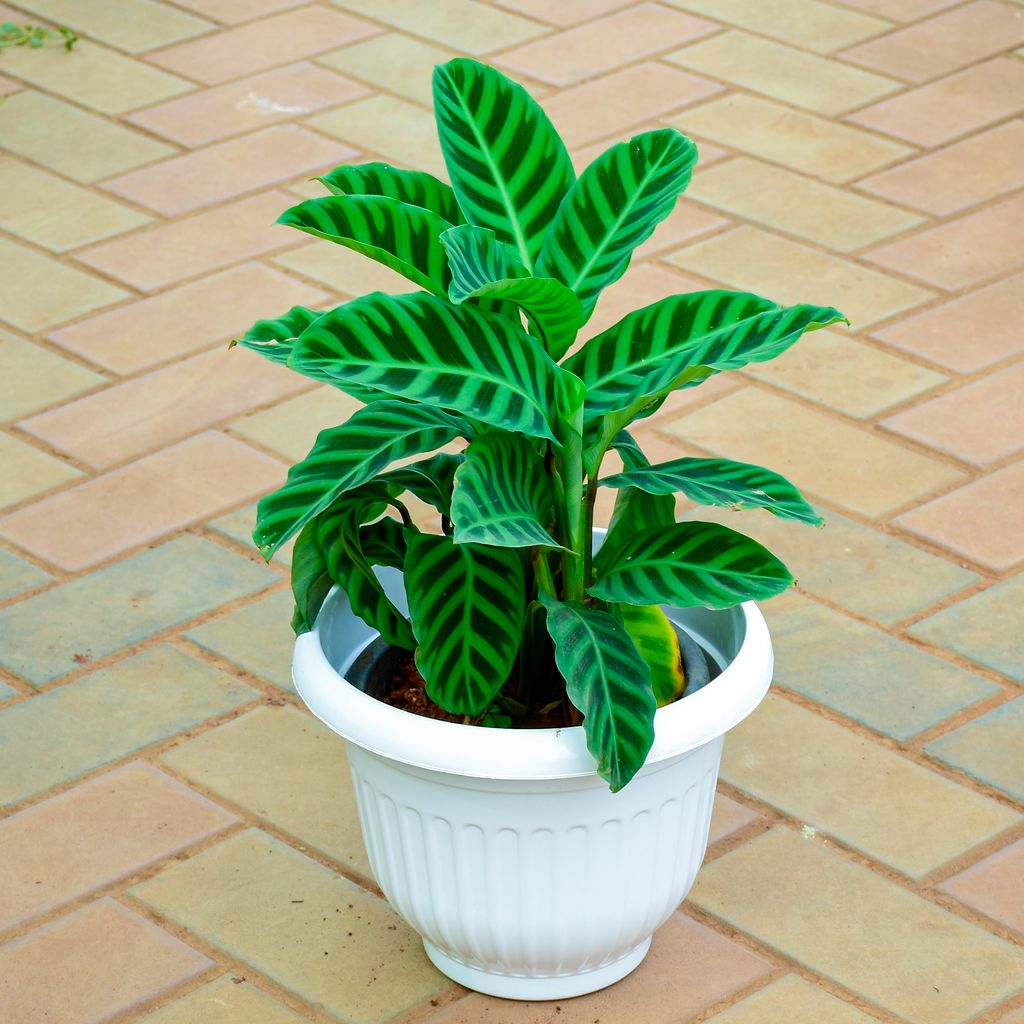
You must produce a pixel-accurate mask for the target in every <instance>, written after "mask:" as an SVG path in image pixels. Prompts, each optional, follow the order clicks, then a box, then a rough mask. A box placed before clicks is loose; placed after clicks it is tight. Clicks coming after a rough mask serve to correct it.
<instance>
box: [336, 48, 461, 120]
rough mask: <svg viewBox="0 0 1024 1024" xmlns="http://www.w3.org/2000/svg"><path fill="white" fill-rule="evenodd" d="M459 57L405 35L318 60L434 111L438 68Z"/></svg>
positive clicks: (346, 50)
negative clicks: (433, 80)
mask: <svg viewBox="0 0 1024 1024" xmlns="http://www.w3.org/2000/svg"><path fill="white" fill-rule="evenodd" d="M456 56H458V54H457V52H456V51H455V50H450V49H447V48H446V47H441V46H436V45H435V44H433V43H426V42H424V41H423V40H422V39H412V38H410V37H409V36H407V35H403V34H402V33H401V32H384V33H382V34H381V35H379V36H371V37H370V38H369V39H364V40H363V41H362V42H360V43H355V44H353V45H352V46H346V47H344V48H343V49H341V50H336V51H335V52H334V53H325V54H324V55H323V56H321V57H318V58H317V63H318V64H324V65H326V66H327V67H329V68H334V69H335V70H336V71H340V72H342V73H343V74H346V75H351V76H352V77H353V78H358V79H359V80H360V81H362V82H369V83H370V84H371V85H375V86H378V87H379V88H384V89H387V90H388V92H393V93H395V92H396V93H398V94H399V96H404V97H405V98H406V99H407V100H412V101H413V102H414V103H422V104H423V105H424V106H425V107H432V106H433V102H434V101H433V98H432V93H431V76H432V75H433V71H434V67H435V66H436V65H438V64H444V63H446V62H447V61H449V60H451V59H452V58H453V57H456Z"/></svg>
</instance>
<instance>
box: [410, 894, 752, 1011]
mask: <svg viewBox="0 0 1024 1024" xmlns="http://www.w3.org/2000/svg"><path fill="white" fill-rule="evenodd" d="M767 970H768V965H767V964H766V963H765V962H764V961H763V960H761V959H760V958H759V957H757V956H755V955H754V954H753V953H750V952H748V951H747V950H746V949H743V948H742V947H741V946H739V945H738V944H737V943H735V942H733V941H732V940H731V939H727V938H726V937H725V936H724V935H719V934H718V933H717V932H714V931H712V930H711V929H710V928H708V927H706V926H705V925H702V924H699V923H698V922H696V921H693V920H691V919H690V918H688V917H684V916H683V915H682V914H673V915H672V917H670V918H669V920H668V922H667V923H666V924H665V925H664V926H663V927H662V928H661V929H660V930H659V931H658V932H657V933H656V934H655V936H654V942H653V943H652V945H651V951H650V953H649V954H648V955H647V959H646V960H644V962H643V963H642V964H641V965H640V966H639V967H638V968H637V969H636V970H635V971H634V972H633V973H632V974H630V975H629V976H628V977H626V978H624V979H623V980H622V981H620V982H619V983H618V984H616V985H613V986H612V987H611V988H607V989H605V990H604V991H603V992H595V993H593V994H592V995H588V996H581V997H579V998H578V999H568V1000H564V1001H561V1002H559V1003H558V1004H556V1005H557V1007H558V1008H557V1009H556V1010H554V1011H553V1010H552V1004H551V1003H519V1002H512V1001H509V1000H505V999H491V998H488V997H487V996H481V995H473V996H469V997H468V998H467V999H462V1000H459V1002H457V1003H455V1004H454V1005H453V1006H451V1007H449V1008H447V1009H445V1010H441V1011H440V1012H439V1013H437V1014H434V1015H432V1016H430V1017H428V1018H427V1020H428V1022H429V1024H478V1022H480V1021H486V1022H487V1024H548V1022H549V1021H557V1022H558V1024H591V1021H594V1020H599V1021H620V1020H621V1021H626V1020H637V1021H640V1020H642V1021H644V1024H676V1022H677V1021H680V1020H687V1019H689V1018H691V1017H693V1016H694V1015H695V1014H697V1013H699V1012H700V1011H701V1010H703V1009H704V1007H706V1006H709V1005H710V1004H712V1003H714V1002H717V1001H718V1000H719V999H724V998H726V997H727V996H729V995H730V994H732V993H733V992H735V991H736V990H737V989H739V988H741V987H743V986H744V985H747V984H750V983H751V982H753V981H756V980H757V979H758V978H759V977H762V976H763V975H764V974H765V973H766V972H767Z"/></svg>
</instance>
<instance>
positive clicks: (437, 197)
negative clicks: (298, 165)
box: [316, 162, 466, 224]
mask: <svg viewBox="0 0 1024 1024" xmlns="http://www.w3.org/2000/svg"><path fill="white" fill-rule="evenodd" d="M316 180H317V181H319V182H322V183H323V184H324V185H326V186H327V188H328V189H329V190H330V191H331V192H332V193H334V195H336V196H387V197H388V198H389V199H397V200H398V201H399V202H401V203H408V204H409V205H410V206H421V207H422V208H423V209H424V210H429V211H430V212H431V213H436V214H437V215H438V216H439V217H443V218H444V219H445V220H446V221H448V223H449V224H464V223H465V221H466V218H465V217H463V215H462V210H460V209H459V203H458V200H457V199H456V198H455V193H454V192H453V191H452V188H451V186H450V185H446V184H445V183H444V182H443V181H438V179H437V178H435V177H434V176H433V175H432V174H427V172H426V171H403V170H399V169H398V168H397V167H392V166H390V165H389V164H385V163H380V162H374V163H368V164H341V165H340V166H339V167H335V168H334V170H333V171H330V172H329V173H327V174H325V175H323V176H322V177H320V178H317V179H316Z"/></svg>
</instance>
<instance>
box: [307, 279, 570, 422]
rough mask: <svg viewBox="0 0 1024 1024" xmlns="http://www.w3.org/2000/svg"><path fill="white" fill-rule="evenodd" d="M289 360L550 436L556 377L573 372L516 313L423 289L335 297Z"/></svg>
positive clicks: (349, 381) (335, 376) (334, 376)
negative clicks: (456, 301)
mask: <svg viewBox="0 0 1024 1024" xmlns="http://www.w3.org/2000/svg"><path fill="white" fill-rule="evenodd" d="M288 365H289V366H292V367H294V368H295V369H297V370H300V371H302V372H306V371H307V370H312V371H315V372H317V373H324V374H326V375H327V376H329V377H331V378H332V379H336V380H338V381H340V382H344V383H343V386H345V387H348V385H349V384H358V385H360V386H364V387H370V388H373V389H375V390H377V391H383V392H386V393H388V394H391V395H394V396H397V397H400V398H407V399H411V400H413V401H417V402H429V403H431V404H432V405H439V406H442V407H443V408H446V409H451V410H453V411H455V412H459V413H462V414H463V415H466V416H471V417H473V418H474V419H479V420H482V421H483V422H484V423H489V424H491V425H492V426H495V427H500V428H502V429H503V430H515V431H519V432H520V433H523V434H527V435H529V436H531V437H546V438H551V439H554V433H553V431H552V427H551V422H550V421H551V418H552V417H553V416H554V411H553V410H554V406H555V398H556V385H557V384H558V382H559V380H560V378H562V377H567V378H568V377H569V375H567V374H565V372H564V371H563V370H561V369H560V368H559V366H558V365H557V364H556V363H554V362H552V360H551V359H550V357H549V356H548V355H547V353H546V352H545V351H544V349H543V348H542V347H541V346H540V344H539V342H538V341H537V340H536V339H535V338H531V337H530V335H528V334H527V333H526V332H525V331H524V330H523V329H522V328H521V327H518V326H517V325H516V324H514V323H512V321H510V320H508V319H506V318H505V317H501V316H497V315H495V314H491V313H485V312H483V311H481V310H478V309H473V308H472V307H470V306H453V305H452V304H451V303H449V302H446V301H445V300H443V299H439V298H436V297H435V296H433V295H427V294H424V293H423V292H417V293H415V294H413V295H385V294H383V293H382V292H374V293H373V294H372V295H365V296H363V297H362V298H360V299H356V300H355V301H354V302H349V303H346V304H345V305H344V306H339V307H338V308H337V309H335V310H333V311H331V312H330V313H328V314H326V315H325V316H322V317H321V318H320V319H319V320H317V322H316V323H315V324H313V326H312V327H310V328H309V329H308V330H306V331H304V332H303V334H302V336H301V337H300V338H299V340H298V342H297V343H296V346H295V350H294V352H293V353H292V357H291V360H290V361H289V364H288ZM569 379H570V381H571V378H569ZM575 386H576V387H579V386H580V385H579V382H578V381H576V382H575Z"/></svg>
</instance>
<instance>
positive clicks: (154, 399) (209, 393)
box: [21, 348, 309, 468]
mask: <svg viewBox="0 0 1024 1024" xmlns="http://www.w3.org/2000/svg"><path fill="white" fill-rule="evenodd" d="M308 386H309V382H308V381H306V380H305V378H303V377H301V376H300V375H299V374H297V373H292V372H289V371H288V370H286V369H285V368H284V367H282V366H278V365H277V364H275V363H271V362H269V361H267V360H265V359H261V358H260V357H259V356H257V355H255V354H254V353H249V352H246V351H245V350H244V349H237V350H235V349H228V348H217V349H215V350H214V351H212V352H203V353H201V354H200V355H196V356H192V357H191V358H189V359H185V360H182V361H181V362H177V363H172V364H171V365H169V366H165V367H163V368H161V369H159V370H154V371H152V372H151V373H147V374H145V375H144V376H141V377H135V378H133V379H132V380H129V381H124V382H123V383H121V384H117V385H115V386H114V387H110V388H107V389H106V390H104V391H101V392H98V393H97V394H95V395H89V396H87V397H85V398H82V399H79V400H78V401H74V402H69V403H67V404H65V405H62V406H60V407H59V408H57V409H52V410H50V411H49V412H45V413H41V414H40V415H38V416H34V417H33V418H32V419H29V420H26V421H24V422H23V423H22V424H21V427H22V429H24V430H25V431H27V432H28V433H30V434H33V435H35V436H36V437H39V438H42V439H43V440H45V441H47V442H48V443H49V444H51V445H53V446H54V447H55V448H58V449H60V450H61V451H65V452H68V453H69V454H72V455H74V456H75V457H77V458H79V459H81V460H82V461H83V462H86V463H88V464H89V465H90V466H95V467H97V468H105V467H107V466H111V465H114V464H115V463H118V462H122V461H124V460H125V459H128V458H132V457H133V456H135V455H138V454H140V453H141V452H145V451H148V450H150V449H152V448H155V447H158V446H160V445H164V444H170V443H172V442H174V441H178V440H181V438H183V437H188V436H189V435H190V434H194V433H196V432H197V431H198V430H202V429H203V428H205V427H208V426H212V425H213V424H215V423H219V422H220V421H222V420H226V419H230V418H232V417H234V416H237V415H239V414H240V413H241V412H243V411H244V410H246V409H250V408H252V407H253V406H256V405H262V404H264V403H266V402H272V401H274V400H275V399H281V398H284V397H286V396H288V395H292V394H295V393H296V392H297V391H300V390H302V389H303V388H305V387H308Z"/></svg>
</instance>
